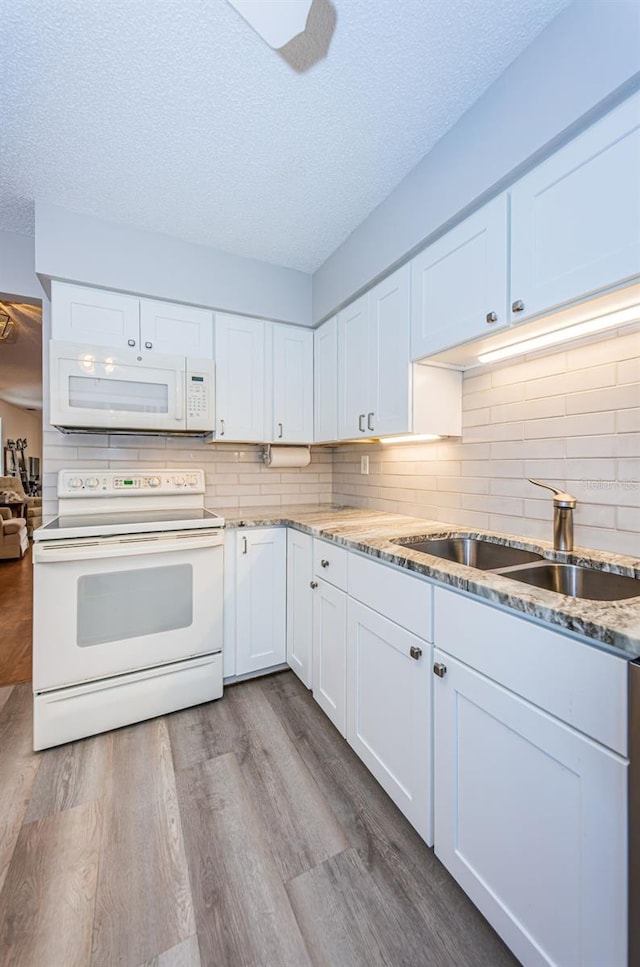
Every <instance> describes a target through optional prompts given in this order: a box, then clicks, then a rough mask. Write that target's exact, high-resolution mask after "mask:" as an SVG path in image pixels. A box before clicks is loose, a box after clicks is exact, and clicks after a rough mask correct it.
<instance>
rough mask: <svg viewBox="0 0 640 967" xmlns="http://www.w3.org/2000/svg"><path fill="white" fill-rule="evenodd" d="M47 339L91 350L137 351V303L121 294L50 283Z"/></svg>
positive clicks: (138, 308) (138, 306) (138, 327)
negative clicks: (106, 348)
mask: <svg viewBox="0 0 640 967" xmlns="http://www.w3.org/2000/svg"><path fill="white" fill-rule="evenodd" d="M51 337H52V339H57V340H60V341H62V342H80V343H91V344H93V345H94V346H113V347H116V346H117V347H122V346H130V347H132V348H133V347H139V343H140V300H139V299H136V298H135V296H131V295H123V294H122V293H121V292H107V291H105V290H104V289H90V288H88V287H86V286H81V285H70V284H69V283H67V282H56V281H55V280H54V281H52V283H51Z"/></svg>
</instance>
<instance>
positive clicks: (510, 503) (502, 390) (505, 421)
mask: <svg viewBox="0 0 640 967" xmlns="http://www.w3.org/2000/svg"><path fill="white" fill-rule="evenodd" d="M639 331H640V330H639ZM639 348H640V343H639V337H638V333H637V332H634V333H631V334H628V333H627V334H625V335H622V336H621V335H619V334H617V333H616V334H614V335H613V336H612V337H611V338H607V339H604V340H602V339H600V340H593V341H590V342H587V343H585V344H583V345H581V346H577V347H575V348H574V349H571V350H569V349H563V350H561V351H559V352H556V353H551V354H548V355H546V356H539V357H537V358H534V359H526V360H524V361H520V362H516V363H510V364H509V363H503V364H500V365H498V366H494V367H487V368H485V369H483V370H482V371H480V372H479V371H478V370H474V371H473V372H471V373H468V374H465V376H464V381H463V413H464V429H463V435H462V440H461V441H450V442H443V443H440V444H438V446H437V454H434V453H433V447H432V446H431V445H430V446H429V447H427V446H424V447H423V448H422V452H420V451H416V448H414V447H411V448H410V449H411V451H412V453H411V461H412V462H413V463H414V467H412V468H411V469H409V466H408V461H409V458H408V457H404V456H403V451H404V450H405V448H404V447H401V446H398V447H391V448H389V447H384V466H385V473H384V476H383V477H381V476H380V475H378V477H377V478H376V476H375V474H374V472H373V467H374V459H376V458H377V455H378V454H379V452H380V451H381V450H383V448H382V447H365V448H357V449H356V448H354V447H349V448H347V449H344V450H340V451H338V453H339V456H336V459H335V462H334V487H333V494H334V499H335V500H336V501H337V502H341V501H342V502H346V503H349V504H357V506H362V507H373V506H374V503H375V506H376V507H378V508H379V509H381V510H393V509H396V507H402V508H404V512H405V513H415V511H412V510H409V509H408V508H410V507H411V506H412V504H411V503H410V502H409V501H407V500H406V499H404V498H405V495H404V494H403V499H402V500H401V499H400V497H399V494H400V493H401V492H403V491H406V490H407V484H408V482H409V481H410V484H411V489H412V490H413V493H414V494H415V503H414V504H413V506H415V507H419V508H422V513H421V514H419V515H418V516H431V517H432V518H433V519H434V520H441V521H443V522H444V521H447V522H451V523H453V524H456V525H458V526H461V527H480V528H483V527H484V528H491V529H493V530H499V531H500V530H501V531H507V532H509V533H516V534H521V535H522V536H524V537H530V538H541V539H545V540H550V539H551V536H552V521H553V504H552V500H551V494H548V495H546V496H545V494H544V492H543V491H539V492H537V488H536V487H534V486H533V485H532V484H530V483H529V482H528V481H527V479H526V478H527V477H536V478H539V479H542V480H544V481H545V482H548V483H553V484H555V485H557V486H559V487H565V488H566V489H568V490H569V491H570V492H572V493H574V494H575V496H576V497H577V498H578V501H579V502H578V506H577V508H576V542H577V543H580V544H582V545H584V546H587V547H589V546H591V547H594V548H596V549H601V550H611V551H619V552H620V553H631V554H635V555H636V556H639V555H640V535H639V534H638V531H639V530H640V511H638V509H637V508H638V507H639V506H640V484H638V483H637V481H638V480H639V479H640V466H639V465H640V459H638V458H640V387H639V386H638V376H639V368H640V364H639V360H638V357H639V355H640V353H639ZM622 407H624V408H622ZM483 421H484V422H483ZM362 453H369V455H370V457H371V471H372V472H371V474H370V476H369V477H366V476H360V475H359V464H360V455H361V454H362ZM403 460H406V461H407V462H404V463H403V462H401V461H403ZM444 461H449V462H450V464H451V461H453V462H454V463H458V464H459V467H460V470H459V473H457V474H453V473H451V472H445V471H444V470H443V469H438V468H439V465H440V467H442V465H443V463H444ZM394 462H395V467H396V469H395V470H394V471H393V475H389V473H390V468H391V467H392V466H393V464H394ZM400 468H402V470H400ZM347 479H348V480H349V484H348V491H349V492H348V493H347V486H346V485H344V484H343V481H346V480H347ZM381 479H383V480H384V490H383V493H384V496H383V497H382V498H381V496H380V493H379V491H378V488H377V487H375V485H376V484H378V483H379V482H380V480H381ZM634 481H635V482H636V483H635V484H634ZM634 488H635V489H634ZM374 490H375V501H372V500H371V499H370V496H372V495H373V493H374ZM538 493H539V495H538ZM454 496H457V497H459V499H460V504H461V505H460V507H455V506H451V505H452V503H454V501H453V499H452V498H453V497H454ZM427 507H430V508H431V510H430V511H427V509H426V508H427ZM633 532H635V533H633Z"/></svg>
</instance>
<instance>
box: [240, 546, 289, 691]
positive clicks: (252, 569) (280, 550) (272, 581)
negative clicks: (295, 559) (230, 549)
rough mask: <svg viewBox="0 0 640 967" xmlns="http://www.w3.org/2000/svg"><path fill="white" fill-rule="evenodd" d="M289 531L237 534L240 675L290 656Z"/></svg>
mask: <svg viewBox="0 0 640 967" xmlns="http://www.w3.org/2000/svg"><path fill="white" fill-rule="evenodd" d="M286 548H287V545H286V531H285V530H284V529H283V528H281V527H266V528H257V529H255V530H247V531H242V530H239V531H238V533H237V535H236V674H237V675H244V674H246V673H247V672H253V671H259V670H261V669H264V668H270V667H271V666H273V665H279V664H281V663H282V662H284V661H285V657H286V573H287V563H286V553H287V550H286Z"/></svg>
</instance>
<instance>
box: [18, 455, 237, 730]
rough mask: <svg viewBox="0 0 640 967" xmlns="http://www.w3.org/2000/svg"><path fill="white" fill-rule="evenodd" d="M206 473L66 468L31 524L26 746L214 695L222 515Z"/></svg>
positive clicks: (217, 690) (218, 667) (218, 688)
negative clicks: (52, 497)
mask: <svg viewBox="0 0 640 967" xmlns="http://www.w3.org/2000/svg"><path fill="white" fill-rule="evenodd" d="M204 492H205V481H204V471H203V470H192V469H188V470H144V471H137V470H136V471H127V470H125V471H122V470H118V471H113V470H100V471H95V470H89V471H83V470H73V471H66V470H63V471H61V472H60V473H59V475H58V497H59V510H60V515H59V516H58V517H56V518H55V519H54V520H52V521H51V522H50V523H48V524H46V525H45V526H44V527H41V528H39V529H38V530H36V531H35V532H34V548H33V565H34V592H33V593H34V598H33V609H34V610H33V691H34V748H35V749H44V748H47V747H49V746H53V745H59V744H60V743H62V742H69V741H72V740H74V739H78V738H82V737H84V736H87V735H94V734H95V733H98V732H104V731H106V730H108V729H112V728H118V727H119V726H122V725H128V724H130V723H132V722H138V721H141V720H143V719H146V718H152V717H153V716H156V715H163V714H165V713H167V712H172V711H176V710H177V709H180V708H186V707H187V706H190V705H197V704H199V703H201V702H207V701H211V700H212V699H215V698H220V696H221V695H222V596H223V543H224V536H223V530H222V528H223V527H224V518H222V517H220V516H218V515H217V514H215V513H213V512H212V511H210V510H207V508H205V506H204Z"/></svg>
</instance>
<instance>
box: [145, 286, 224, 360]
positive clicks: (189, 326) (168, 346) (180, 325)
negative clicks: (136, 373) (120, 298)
mask: <svg viewBox="0 0 640 967" xmlns="http://www.w3.org/2000/svg"><path fill="white" fill-rule="evenodd" d="M140 348H141V349H153V350H154V351H155V352H158V353H166V354H167V355H178V356H195V357H197V358H200V359H212V358H213V313H212V312H211V311H210V310H209V309H196V308H195V307H194V306H182V305H176V304H174V303H172V302H158V301H157V300H156V299H141V300H140Z"/></svg>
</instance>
